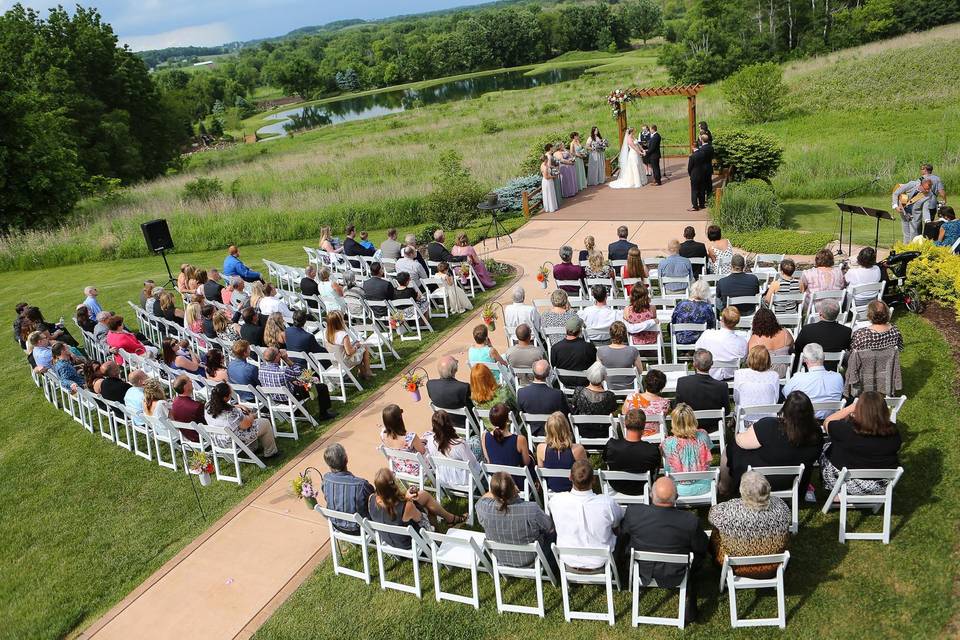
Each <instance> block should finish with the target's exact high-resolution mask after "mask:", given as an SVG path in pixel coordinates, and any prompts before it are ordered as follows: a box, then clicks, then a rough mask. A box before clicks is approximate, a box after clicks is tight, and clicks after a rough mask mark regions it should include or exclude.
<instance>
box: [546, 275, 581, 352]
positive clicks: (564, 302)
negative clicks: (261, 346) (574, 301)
mask: <svg viewBox="0 0 960 640" xmlns="http://www.w3.org/2000/svg"><path fill="white" fill-rule="evenodd" d="M579 317H580V316H578V315H577V312H576V311H573V310H571V309H570V300H569V298H568V297H567V292H566V291H564V290H563V289H557V290H556V291H554V292H553V293H551V294H550V309H549V310H548V311H547V312H545V313H544V314H543V315H541V316H540V327H541V328H542V329H550V328H553V327H566V326H567V323H568V322H569V321H570V320H572V319H574V318H579ZM546 338H547V340H549V341H550V344H557V343H558V342H560V341H561V340H563V336H561V335H555V334H554V335H548V336H546Z"/></svg>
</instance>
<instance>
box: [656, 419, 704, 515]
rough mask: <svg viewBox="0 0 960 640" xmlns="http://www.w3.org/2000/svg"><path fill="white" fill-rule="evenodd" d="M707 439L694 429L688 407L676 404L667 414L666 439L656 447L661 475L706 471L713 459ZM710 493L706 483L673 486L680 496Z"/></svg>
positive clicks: (695, 482) (682, 482) (689, 482)
mask: <svg viewBox="0 0 960 640" xmlns="http://www.w3.org/2000/svg"><path fill="white" fill-rule="evenodd" d="M712 448H713V441H712V440H711V439H710V435H709V434H708V433H707V432H706V431H704V430H703V429H700V428H698V426H697V416H696V415H694V413H693V409H692V408H690V405H688V404H683V403H682V402H681V403H679V404H678V405H677V406H676V408H675V409H674V410H673V411H672V412H671V413H670V435H669V436H667V437H666V438H664V439H663V442H662V443H661V444H660V452H661V454H662V455H663V470H664V472H665V473H668V474H669V473H678V472H684V471H707V470H708V469H710V461H711V460H712V459H713V455H712V454H711V453H710V450H711V449H712ZM709 490H710V481H709V480H682V481H681V482H679V483H677V492H678V493H679V494H680V495H681V496H696V495H700V494H702V493H706V492H707V491H709Z"/></svg>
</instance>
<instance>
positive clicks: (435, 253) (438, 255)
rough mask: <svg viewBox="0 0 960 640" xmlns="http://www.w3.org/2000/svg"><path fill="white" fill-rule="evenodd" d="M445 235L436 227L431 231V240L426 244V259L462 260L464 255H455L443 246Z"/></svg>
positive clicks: (439, 260) (435, 260) (436, 260)
mask: <svg viewBox="0 0 960 640" xmlns="http://www.w3.org/2000/svg"><path fill="white" fill-rule="evenodd" d="M446 240H447V236H446V234H445V233H444V232H443V229H437V230H436V231H434V232H433V242H431V243H430V244H428V245H427V259H429V260H432V261H433V262H446V263H450V262H464V261H465V260H466V259H467V257H466V256H455V255H453V254H452V253H450V252H449V251H448V250H447V248H446V247H445V246H444V244H443V243H444V242H446Z"/></svg>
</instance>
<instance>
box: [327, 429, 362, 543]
mask: <svg viewBox="0 0 960 640" xmlns="http://www.w3.org/2000/svg"><path fill="white" fill-rule="evenodd" d="M323 461H324V462H326V463H327V466H328V467H330V472H329V473H325V474H323V481H322V490H323V499H324V502H326V503H327V508H328V509H332V510H333V511H340V512H341V513H350V514H354V513H356V514H358V515H359V516H360V517H361V518H369V517H370V512H369V511H368V510H367V501H368V500H369V498H370V496H371V495H372V494H373V485H371V484H370V483H369V482H367V481H366V480H364V479H363V478H358V477H357V476H355V475H353V474H352V473H350V471H348V470H347V461H348V460H347V450H346V449H344V448H343V445H342V444H340V443H339V442H336V443H334V444H332V445H330V446H329V447H327V448H326V449H324V450H323ZM331 524H333V526H334V528H335V529H337V530H338V531H342V532H344V533H352V534H355V533H360V525H358V524H357V523H356V522H353V521H351V520H337V519H334V520H332V521H331Z"/></svg>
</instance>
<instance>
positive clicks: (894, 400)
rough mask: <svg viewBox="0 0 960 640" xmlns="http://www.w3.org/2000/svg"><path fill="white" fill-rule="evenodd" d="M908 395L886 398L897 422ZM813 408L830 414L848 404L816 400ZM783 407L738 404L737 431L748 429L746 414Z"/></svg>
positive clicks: (772, 413)
mask: <svg viewBox="0 0 960 640" xmlns="http://www.w3.org/2000/svg"><path fill="white" fill-rule="evenodd" d="M906 401H907V397H906V396H905V395H901V396H890V397H887V398H886V403H887V408H888V409H889V411H890V421H891V422H893V423H896V421H897V416H898V414H899V413H900V410H901V409H902V408H903V405H904V404H905V403H906ZM812 404H813V410H814V412H816V413H825V414H826V415H830V414H831V413H834V412H836V411H839V410H840V409H842V408H843V407H844V405H845V404H846V403H845V402H844V401H843V400H828V401H821V402H814V403H812ZM782 408H783V404H782V403H778V404H764V405H748V406H738V407H736V427H735V433H741V432H743V431H746V429H747V420H746V416H761V417H763V416H776V415H777V414H779V413H780V409H782Z"/></svg>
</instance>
